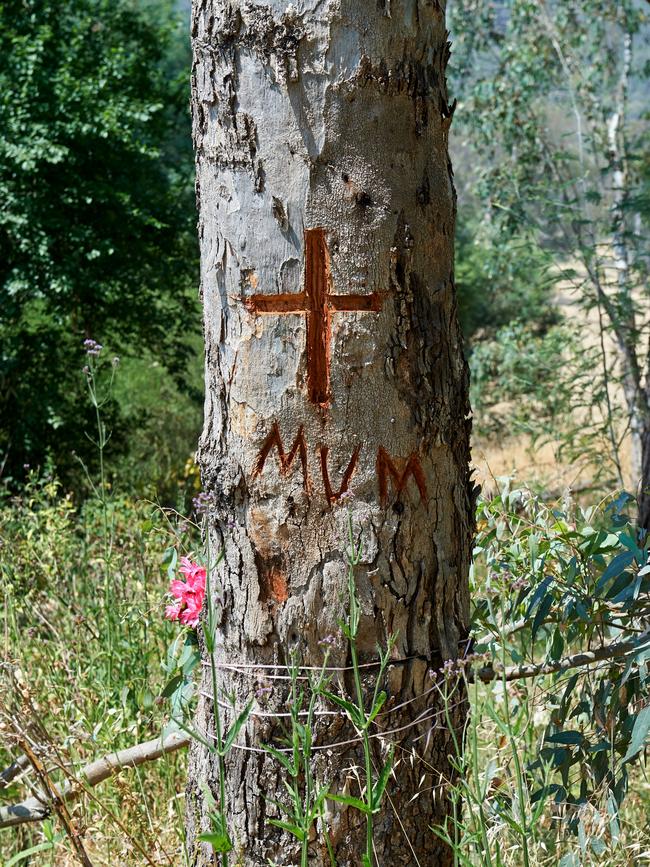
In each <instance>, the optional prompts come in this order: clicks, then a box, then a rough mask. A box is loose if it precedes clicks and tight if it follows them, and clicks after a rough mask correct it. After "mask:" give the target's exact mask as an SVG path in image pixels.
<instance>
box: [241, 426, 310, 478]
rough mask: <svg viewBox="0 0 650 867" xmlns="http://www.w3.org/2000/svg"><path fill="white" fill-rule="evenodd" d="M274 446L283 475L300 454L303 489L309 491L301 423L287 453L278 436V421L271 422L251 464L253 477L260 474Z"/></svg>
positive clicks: (305, 444)
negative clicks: (253, 462) (269, 428)
mask: <svg viewBox="0 0 650 867" xmlns="http://www.w3.org/2000/svg"><path fill="white" fill-rule="evenodd" d="M274 448H275V449H276V450H277V452H278V459H279V461H280V473H281V474H282V475H283V476H286V475H287V473H288V472H289V470H290V469H291V465H292V464H293V461H294V458H295V457H296V455H298V454H299V455H300V463H301V464H302V477H303V486H304V488H305V491H306V492H307V493H309V490H310V484H309V470H308V468H307V443H306V442H305V434H304V431H303V428H302V425H301V426H300V427H299V428H298V433H297V434H296V438H295V440H294V441H293V445H292V446H291V449H290V451H289V453H288V454H287V453H286V452H285V450H284V445H283V443H282V437H281V436H280V428H279V427H278V423H277V422H276V421H274V422H273V425H272V427H271V430H270V431H269V433H268V436H267V437H266V439H265V440H264V442H263V443H262V447H261V449H260V451H259V454H258V455H257V458H256V459H255V464H254V465H253V478H256V477H257V476H259V475H261V473H262V470H263V469H264V464H265V463H266V459H267V458H268V456H269V455H270V453H271V451H272V449H274Z"/></svg>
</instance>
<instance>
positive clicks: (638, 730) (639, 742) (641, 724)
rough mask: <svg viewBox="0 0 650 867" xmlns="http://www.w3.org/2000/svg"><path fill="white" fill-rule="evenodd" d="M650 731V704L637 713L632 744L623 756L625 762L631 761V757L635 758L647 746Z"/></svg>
mask: <svg viewBox="0 0 650 867" xmlns="http://www.w3.org/2000/svg"><path fill="white" fill-rule="evenodd" d="M649 731H650V705H648V706H647V707H644V708H643V710H640V711H639V713H638V714H637V718H636V719H635V721H634V728H633V729H632V737H631V739H630V745H629V747H628V748H627V752H626V753H625V755H624V756H623V764H625V762H629V761H630V759H633V758H634V756H636V754H637V753H640V752H641V750H642V749H643V747H644V746H645V741H646V738H647V736H648V732H649Z"/></svg>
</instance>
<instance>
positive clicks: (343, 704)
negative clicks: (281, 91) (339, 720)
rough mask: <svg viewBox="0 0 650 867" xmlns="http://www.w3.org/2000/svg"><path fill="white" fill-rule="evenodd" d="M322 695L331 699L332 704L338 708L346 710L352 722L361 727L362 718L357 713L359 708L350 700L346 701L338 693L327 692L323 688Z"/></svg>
mask: <svg viewBox="0 0 650 867" xmlns="http://www.w3.org/2000/svg"><path fill="white" fill-rule="evenodd" d="M323 697H324V698H326V699H327V700H328V701H331V702H332V704H336V705H338V706H339V707H340V708H343V710H344V711H345V712H346V714H347V715H348V716H349V718H350V719H351V720H352V722H353V723H354V724H355V726H357V728H363V724H364V722H363V718H362V717H361V715H360V713H359V708H357V706H356V705H354V704H352V703H351V702H349V701H347V700H346V699H344V698H340V697H339V696H338V695H334V693H333V692H327V691H325V690H323Z"/></svg>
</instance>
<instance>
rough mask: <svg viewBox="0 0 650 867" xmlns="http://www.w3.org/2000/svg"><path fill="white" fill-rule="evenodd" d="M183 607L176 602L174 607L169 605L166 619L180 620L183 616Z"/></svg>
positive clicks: (166, 610)
mask: <svg viewBox="0 0 650 867" xmlns="http://www.w3.org/2000/svg"><path fill="white" fill-rule="evenodd" d="M181 608H182V605H181V603H180V602H176V603H175V604H174V605H167V607H166V608H165V617H166V618H167V620H178V618H179V617H180V614H181Z"/></svg>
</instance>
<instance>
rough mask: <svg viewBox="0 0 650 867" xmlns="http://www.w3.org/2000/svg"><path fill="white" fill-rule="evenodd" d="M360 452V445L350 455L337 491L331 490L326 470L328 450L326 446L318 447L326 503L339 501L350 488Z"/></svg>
mask: <svg viewBox="0 0 650 867" xmlns="http://www.w3.org/2000/svg"><path fill="white" fill-rule="evenodd" d="M360 451H361V444H359V445H358V446H357V447H356V449H355V450H354V452H353V453H352V457H351V458H350V463H349V464H348V466H347V468H346V470H345V472H344V473H343V480H342V482H341V487H340V488H339V489H338V491H336V492H335V491H333V490H332V484H331V482H330V474H329V471H328V469H327V455H328V454H329V449H328V447H327V446H321V447H320V465H321V470H322V473H323V486H324V488H325V496H326V497H327V502H328V503H330V504H332V503H335V502H336V501H337V500H340V499H341V497H342V496H343V494H345V492H346V491H347V490H348V488H349V486H350V480H351V478H352V476H353V475H354V471H355V470H356V468H357V461H358V460H359V452H360Z"/></svg>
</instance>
